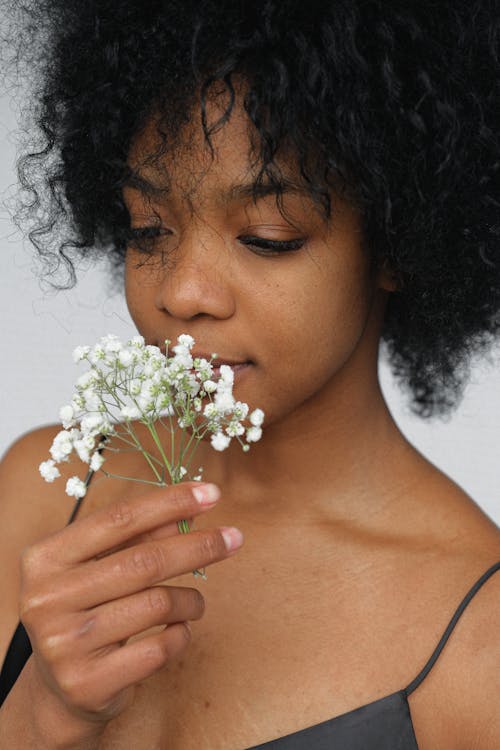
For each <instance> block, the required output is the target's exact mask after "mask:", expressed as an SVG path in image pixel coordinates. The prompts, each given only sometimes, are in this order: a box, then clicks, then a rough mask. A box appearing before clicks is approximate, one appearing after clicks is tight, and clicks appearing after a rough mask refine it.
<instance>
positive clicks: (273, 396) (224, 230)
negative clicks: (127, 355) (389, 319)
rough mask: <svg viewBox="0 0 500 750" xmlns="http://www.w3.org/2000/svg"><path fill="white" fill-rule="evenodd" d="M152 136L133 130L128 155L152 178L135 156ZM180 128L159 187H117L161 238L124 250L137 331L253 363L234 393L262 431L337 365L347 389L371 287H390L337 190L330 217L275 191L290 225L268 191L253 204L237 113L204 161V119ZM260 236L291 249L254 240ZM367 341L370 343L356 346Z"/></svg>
mask: <svg viewBox="0 0 500 750" xmlns="http://www.w3.org/2000/svg"><path fill="white" fill-rule="evenodd" d="M155 132H156V128H155V126H154V125H153V124H152V123H151V124H150V126H149V127H148V128H146V129H145V130H144V131H143V132H142V133H141V134H140V135H139V136H138V137H137V138H136V140H135V142H134V144H133V147H132V149H131V153H130V159H129V162H130V164H131V165H132V166H133V167H134V168H135V169H136V170H137V171H138V172H140V174H141V176H142V177H143V178H144V179H146V180H148V181H149V182H151V183H153V184H159V183H161V181H162V169H158V166H157V167H155V169H154V171H152V170H151V167H147V166H146V165H145V164H143V160H144V158H145V157H146V156H147V154H148V153H151V152H152V151H154V148H155V145H156V141H155ZM185 135H186V139H185V143H186V144H189V146H188V145H186V147H185V148H183V147H182V145H181V146H179V147H177V148H176V149H175V153H174V154H173V155H172V154H168V153H167V155H166V157H164V159H163V162H162V167H163V168H164V170H165V171H164V172H163V183H164V184H165V177H166V175H168V180H169V190H168V192H167V191H162V192H161V193H158V195H156V196H155V195H153V196H150V197H147V196H146V195H145V193H143V192H142V189H138V188H137V187H126V188H125V191H124V197H125V201H126V204H127V208H128V210H129V213H130V218H131V227H132V228H135V229H137V228H145V227H150V232H149V234H150V235H155V234H157V236H156V237H152V238H151V240H150V243H151V247H150V252H148V253H146V254H145V253H144V251H143V250H141V251H139V250H137V249H134V248H133V247H130V248H129V250H128V252H127V257H126V296H127V302H128V307H129V310H130V313H131V315H132V318H133V320H134V322H135V324H136V326H137V328H138V330H139V332H140V333H141V334H142V335H143V336H144V337H145V338H146V341H147V342H148V343H152V344H156V345H158V346H163V342H164V340H165V338H168V339H170V340H171V341H172V342H174V343H175V340H176V338H177V336H178V335H179V334H181V333H188V334H190V335H192V336H193V337H194V339H195V342H196V343H195V347H194V350H193V351H194V352H195V353H199V352H201V353H208V354H210V353H212V352H216V353H217V354H218V356H219V357H220V358H221V359H229V360H233V361H236V362H249V363H250V364H249V365H248V366H247V367H246V368H244V369H243V370H241V372H240V373H239V374H237V376H236V378H235V387H234V395H235V397H236V398H237V399H239V400H242V401H246V402H247V403H248V404H249V405H250V407H251V408H254V407H256V406H259V407H260V408H262V409H263V410H264V412H265V414H266V425H269V424H270V423H272V422H277V421H279V420H281V419H283V418H284V417H285V416H286V415H287V414H289V413H290V412H291V411H294V410H296V409H297V408H299V407H301V405H303V404H304V402H306V400H308V399H311V397H318V396H319V397H320V398H323V397H325V396H326V395H327V394H331V393H334V392H335V389H336V382H337V381H338V380H339V378H341V373H342V371H345V368H346V366H348V367H351V369H352V379H353V380H352V382H353V387H355V383H356V377H357V375H356V372H358V374H359V371H361V370H363V369H365V370H366V369H368V368H369V369H370V370H371V369H373V364H374V363H373V358H374V349H375V351H376V348H377V345H378V336H379V327H380V323H381V321H380V320H379V321H377V325H375V326H374V325H373V322H372V325H369V322H370V320H371V319H372V318H373V316H374V315H376V314H377V313H376V311H377V310H378V311H379V312H378V317H379V318H380V317H381V316H380V310H381V308H380V305H379V306H378V307H377V306H375V305H374V300H375V297H376V296H377V295H376V294H375V293H376V289H377V287H383V286H386V287H387V286H388V283H387V281H386V280H384V279H381V278H375V279H374V278H373V277H372V276H370V274H369V261H368V257H367V255H366V254H365V252H363V250H362V247H361V244H362V243H361V240H362V238H361V231H360V224H359V218H358V216H357V214H356V212H355V211H354V210H353V209H352V208H351V207H350V206H349V205H347V203H345V202H343V201H340V200H339V199H336V198H335V196H333V197H332V206H333V218H332V220H331V223H330V224H329V225H328V224H327V223H326V222H325V220H324V219H323V217H322V215H321V213H320V211H319V209H318V208H317V207H315V205H314V204H313V202H312V201H311V199H310V198H309V197H307V196H306V195H305V194H300V193H298V192H292V191H290V192H286V193H285V194H284V195H283V207H284V209H285V213H286V217H287V218H286V219H285V218H284V217H283V215H282V214H281V213H280V211H279V209H278V206H277V204H276V197H275V195H273V194H270V195H263V196H262V197H261V198H259V199H258V200H257V202H256V203H254V202H253V200H252V197H251V193H250V192H249V186H250V185H251V184H252V181H253V178H254V177H255V172H253V173H252V170H251V169H250V162H249V159H248V152H249V145H250V144H249V138H248V132H247V120H246V117H245V115H244V114H242V111H241V110H234V111H233V114H232V117H231V119H230V121H229V122H228V123H226V124H225V125H224V127H223V128H222V129H221V130H220V131H218V132H217V133H216V134H215V135H214V136H212V140H213V145H214V148H215V158H214V160H213V162H212V161H211V159H210V153H209V150H208V148H207V146H206V145H205V143H204V140H203V135H202V129H201V125H200V126H199V127H195V126H190V130H189V132H186V134H185ZM282 168H283V171H284V172H285V173H286V172H287V169H286V165H282ZM288 176H289V177H290V178H292V179H293V174H291V173H288ZM151 228H153V229H151ZM266 241H272V242H274V243H280V242H282V243H283V242H284V243H290V242H291V243H292V244H291V245H281V246H279V245H278V246H277V248H276V247H275V248H274V249H265V247H259V244H261V245H262V243H265V242H266ZM287 247H288V248H296V249H287ZM378 296H379V297H380V293H379V294H378ZM382 296H383V295H382ZM382 312H383V310H382ZM368 331H370V332H371V333H368ZM368 335H369V336H370V337H371V338H372V339H377V340H376V341H375V340H373V341H371V342H366V341H365V339H366V337H367V336H368ZM363 352H365V353H364V354H363ZM375 369H376V368H375ZM341 379H342V378H341ZM343 379H344V380H345V378H343ZM358 379H359V378H358ZM337 390H338V389H337ZM351 395H352V396H354V394H351ZM328 398H329V397H328Z"/></svg>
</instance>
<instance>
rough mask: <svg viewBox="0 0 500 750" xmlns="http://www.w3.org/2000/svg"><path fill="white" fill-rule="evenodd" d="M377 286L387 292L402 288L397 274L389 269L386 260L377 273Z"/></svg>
mask: <svg viewBox="0 0 500 750" xmlns="http://www.w3.org/2000/svg"><path fill="white" fill-rule="evenodd" d="M377 286H378V288H379V289H385V290H386V291H387V292H396V291H398V290H399V289H401V287H402V286H403V284H402V282H401V279H400V277H399V274H398V273H397V272H396V271H394V270H393V269H392V268H391V266H390V263H389V260H388V259H387V258H385V259H384V261H383V263H382V265H381V266H380V268H379V270H378V272H377Z"/></svg>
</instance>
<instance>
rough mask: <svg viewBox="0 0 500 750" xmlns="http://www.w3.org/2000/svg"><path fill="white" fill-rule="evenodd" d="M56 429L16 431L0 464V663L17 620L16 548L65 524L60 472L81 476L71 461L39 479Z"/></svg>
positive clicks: (67, 503)
mask: <svg viewBox="0 0 500 750" xmlns="http://www.w3.org/2000/svg"><path fill="white" fill-rule="evenodd" d="M60 429H61V427H60V425H50V426H47V427H41V428H38V429H35V430H33V431H31V432H29V433H26V434H25V435H22V436H21V437H20V438H18V439H17V440H16V441H15V442H14V443H13V445H12V446H11V447H10V448H9V450H8V451H7V452H6V454H5V455H4V457H3V459H2V461H1V463H0V591H2V608H1V612H0V661H1V660H2V659H3V655H4V653H5V650H6V648H7V645H8V642H9V640H10V637H11V635H12V631H13V629H14V627H15V624H16V622H17V619H18V595H19V582H20V581H19V560H20V557H21V554H22V551H23V549H24V548H25V547H28V546H30V545H32V544H34V543H35V542H37V541H39V540H40V539H43V538H45V537H47V536H49V535H50V534H52V533H54V532H56V531H58V530H59V529H60V528H62V527H63V526H64V525H65V524H66V522H67V520H68V518H69V515H70V513H71V509H72V504H73V499H72V498H69V497H68V496H67V495H66V494H65V491H64V489H65V475H67V476H68V477H69V476H71V475H74V474H76V475H78V476H82V477H83V476H85V468H86V467H85V465H84V464H82V463H81V462H80V461H79V460H78V459H75V460H74V461H70V462H68V463H67V464H63V466H62V467H61V474H62V477H61V479H58V480H57V481H56V482H54V483H53V484H48V483H47V482H44V481H43V479H42V478H41V476H40V473H39V471H38V467H39V465H40V463H41V462H42V461H45V460H46V459H47V458H49V448H50V445H51V443H52V440H53V438H54V436H55V435H56V434H57V433H58V432H59V430H60Z"/></svg>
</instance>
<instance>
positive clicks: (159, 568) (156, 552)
mask: <svg viewBox="0 0 500 750" xmlns="http://www.w3.org/2000/svg"><path fill="white" fill-rule="evenodd" d="M129 559H130V562H129V564H130V567H131V569H132V571H133V572H134V573H135V574H138V575H139V576H140V577H141V578H142V577H146V578H147V579H148V580H160V579H161V578H163V570H164V567H165V559H164V553H163V550H162V549H161V548H160V547H158V546H157V545H144V546H143V547H142V548H140V549H135V550H133V552H132V554H131V556H130V558H129Z"/></svg>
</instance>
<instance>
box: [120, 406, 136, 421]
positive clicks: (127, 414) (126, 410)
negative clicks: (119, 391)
mask: <svg viewBox="0 0 500 750" xmlns="http://www.w3.org/2000/svg"><path fill="white" fill-rule="evenodd" d="M120 414H121V416H122V417H123V418H124V419H127V420H129V419H139V417H140V416H141V410H140V409H139V408H138V407H137V406H123V407H122V408H121V409H120Z"/></svg>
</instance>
